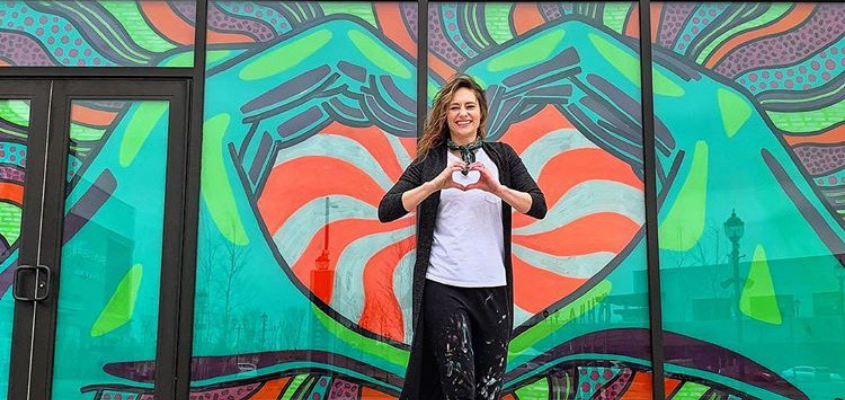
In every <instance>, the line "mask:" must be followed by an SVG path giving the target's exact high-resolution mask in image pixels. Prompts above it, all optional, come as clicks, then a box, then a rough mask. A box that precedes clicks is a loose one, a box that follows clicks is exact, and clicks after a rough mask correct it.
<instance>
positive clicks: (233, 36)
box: [207, 29, 255, 44]
mask: <svg viewBox="0 0 845 400" xmlns="http://www.w3.org/2000/svg"><path fill="white" fill-rule="evenodd" d="M207 34H208V39H207V41H208V44H237V43H254V42H255V39H254V38H252V37H250V36H248V35H244V34H240V33H226V32H218V31H214V30H211V29H209V30H208V32H207Z"/></svg>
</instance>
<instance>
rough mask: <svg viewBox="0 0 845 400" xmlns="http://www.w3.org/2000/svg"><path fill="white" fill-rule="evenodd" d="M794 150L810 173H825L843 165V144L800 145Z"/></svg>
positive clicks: (844, 149)
mask: <svg viewBox="0 0 845 400" xmlns="http://www.w3.org/2000/svg"><path fill="white" fill-rule="evenodd" d="M794 150H795V155H797V156H798V158H799V159H800V160H801V164H804V167H806V168H807V171H808V172H810V175H827V174H829V173H831V172H833V171H835V170H837V169H840V168H842V167H843V166H845V146H837V147H820V146H801V147H797V148H795V149H794Z"/></svg>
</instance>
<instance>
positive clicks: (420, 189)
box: [402, 182, 438, 212]
mask: <svg viewBox="0 0 845 400" xmlns="http://www.w3.org/2000/svg"><path fill="white" fill-rule="evenodd" d="M437 190H438V189H437V187H436V186H435V185H434V183H432V182H425V183H423V184H422V185H419V186H417V187H415V188H413V189H411V190H408V191H406V192H405V193H402V207H404V208H405V211H408V212H411V211H413V210H415V209H416V208H417V206H418V205H420V203H422V202H423V200H425V199H426V198H428V196H430V195H431V194H432V193H434V192H436V191H437Z"/></svg>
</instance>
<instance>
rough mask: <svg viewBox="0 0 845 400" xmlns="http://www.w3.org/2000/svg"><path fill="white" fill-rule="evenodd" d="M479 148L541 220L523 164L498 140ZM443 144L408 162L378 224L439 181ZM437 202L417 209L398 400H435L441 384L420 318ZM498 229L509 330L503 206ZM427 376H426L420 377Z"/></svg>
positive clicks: (436, 196) (541, 203)
mask: <svg viewBox="0 0 845 400" xmlns="http://www.w3.org/2000/svg"><path fill="white" fill-rule="evenodd" d="M482 148H483V149H484V151H485V152H486V153H487V155H488V156H489V157H490V159H491V160H493V163H495V164H496V167H497V168H498V169H499V182H500V183H501V184H503V185H505V186H507V187H509V188H511V189H515V190H518V191H521V192H526V193H528V194H529V195H531V209H530V210H528V212H527V214H528V215H530V216H532V217H534V218H537V219H542V218H543V217H545V215H546V200H545V198H544V196H543V192H542V191H540V188H539V187H538V186H537V183H536V182H535V181H534V179H533V178H531V175H530V174H529V173H528V170H527V169H526V168H525V165H524V164H523V163H522V160H521V159H520V158H519V156H518V155H517V154H516V152H515V151H514V150H513V148H512V147H511V146H510V145H508V144H506V143H502V142H483V144H482ZM446 151H447V150H446V146H445V145H441V146H439V147H436V148H433V149H431V150H430V151H429V152H428V155H427V156H426V157H425V158H424V159H423V160H422V161H418V162H414V163H412V164H411V165H410V166H408V168H407V169H406V170H405V172H404V173H403V174H402V176H401V177H400V178H399V181H398V182H396V184H395V185H393V187H392V188H391V189H390V190H389V191H388V192H387V193H386V194H385V195H384V198H382V199H381V203H380V204H379V207H378V218H379V220H380V221H381V222H389V221H393V220H395V219H397V218H400V217H402V216H404V215H405V214H407V213H408V211H406V210H405V208H404V207H403V206H402V194H403V193H405V192H406V191H408V190H411V189H414V188H416V187H417V186H420V185H422V184H423V183H425V182H428V181H430V180H432V179H434V178H435V177H437V175H438V174H440V172H442V171H443V169H444V168H446V160H447V156H446ZM439 204H440V192H439V191H437V192H435V193H432V194H431V195H430V196H428V198H426V199H425V200H424V201H423V202H422V203H421V204H420V205H419V208H418V209H417V259H416V262H415V264H414V280H413V308H412V313H411V318H413V324H412V326H413V329H414V330H413V332H414V336H413V342H412V344H411V358H410V361H409V363H408V369H407V371H406V373H405V384H404V387H403V389H402V394H401V395H400V396H399V399H400V400H432V399H439V398H440V397H441V394H440V393H439V390H440V388H439V385H438V384H437V381H438V379H437V377H436V376H435V375H430V376H428V374H431V373H432V372H435V371H437V369H436V365H435V361H434V359H433V356H432V355H431V352H426V351H423V340H422V334H421V332H423V323H424V321H423V318H422V315H421V314H422V313H421V310H420V306H421V305H422V298H423V289H424V288H425V274H426V271H427V270H428V265H429V256H430V255H431V243H432V240H433V237H434V224H435V220H436V219H437V207H438V205H439ZM502 228H503V230H502V231H503V233H504V241H505V243H504V244H505V254H504V261H505V262H504V264H505V276H506V277H507V292H508V304H510V307H508V326H511V327H512V326H513V266H512V265H513V263H512V261H511V206H510V205H508V204H507V203H506V202H504V201H503V202H502ZM424 374H426V376H423V375H424Z"/></svg>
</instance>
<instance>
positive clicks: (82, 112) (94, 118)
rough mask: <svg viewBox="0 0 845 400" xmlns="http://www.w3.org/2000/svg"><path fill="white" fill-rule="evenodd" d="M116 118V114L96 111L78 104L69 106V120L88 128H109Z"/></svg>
mask: <svg viewBox="0 0 845 400" xmlns="http://www.w3.org/2000/svg"><path fill="white" fill-rule="evenodd" d="M115 118H117V113H116V112H111V111H103V110H98V109H96V108H91V107H87V106H83V105H79V104H73V103H71V105H70V119H71V120H72V121H73V122H79V123H81V124H85V125H89V126H109V125H110V124H111V123H112V122H114V119H115Z"/></svg>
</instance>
